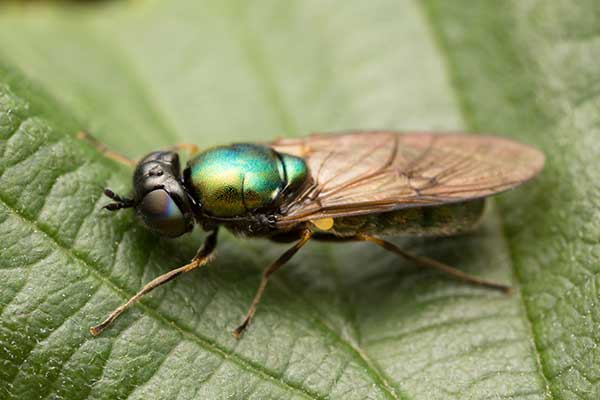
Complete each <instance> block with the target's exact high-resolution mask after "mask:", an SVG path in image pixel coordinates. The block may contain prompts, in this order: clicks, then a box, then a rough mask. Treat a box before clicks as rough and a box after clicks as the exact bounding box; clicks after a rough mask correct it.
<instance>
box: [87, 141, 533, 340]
mask: <svg viewBox="0 0 600 400" xmlns="http://www.w3.org/2000/svg"><path fill="white" fill-rule="evenodd" d="M79 137H80V138H82V139H84V140H87V141H88V142H89V143H91V144H92V145H94V146H95V147H96V148H97V149H98V150H99V151H100V152H102V153H103V154H104V155H105V156H107V157H109V158H112V159H114V160H116V161H119V162H121V163H124V164H127V165H130V166H132V167H133V168H134V172H133V194H132V195H131V197H124V196H120V195H117V194H115V193H114V192H113V191H111V190H110V189H106V190H105V191H104V194H105V195H106V196H107V197H109V198H110V199H112V200H113V202H112V203H110V204H107V205H106V206H105V207H104V208H105V209H107V210H109V211H117V210H120V209H124V208H133V209H134V210H135V212H136V214H137V215H138V216H139V217H140V219H141V220H142V221H143V223H144V225H146V226H147V227H148V228H149V229H151V230H152V231H155V232H156V233H157V234H159V235H162V236H166V237H178V236H181V235H183V234H185V233H187V232H190V231H191V230H192V229H193V228H194V225H195V224H199V225H200V226H201V227H202V229H204V230H205V231H207V232H209V234H208V236H207V237H206V239H205V242H204V244H203V246H202V247H201V248H200V249H199V250H198V252H197V254H196V255H195V257H194V258H192V260H191V261H190V262H189V263H188V264H186V265H184V266H182V267H179V268H176V269H173V270H171V271H169V272H167V273H165V274H163V275H161V276H159V277H157V278H155V279H154V280H152V281H151V282H149V283H148V284H146V285H145V286H144V287H143V288H142V289H141V290H140V291H139V292H138V293H137V294H136V295H135V296H133V297H132V298H131V299H130V300H129V301H127V302H126V303H125V304H123V305H122V306H120V307H118V308H117V309H116V310H114V311H113V312H112V313H111V314H110V315H109V316H108V318H106V319H105V320H104V321H103V322H102V323H100V324H99V325H97V326H94V327H92V328H90V332H91V334H92V335H94V336H96V335H98V334H100V333H101V332H102V331H103V330H104V329H106V328H107V327H108V326H109V325H110V324H111V323H112V322H113V321H114V320H115V319H116V318H117V317H118V316H119V315H120V314H121V313H122V312H123V311H125V310H126V309H127V308H128V307H130V306H131V305H133V304H134V303H135V302H137V301H138V300H139V299H140V298H141V297H142V296H144V295H145V294H146V293H148V292H150V291H151V290H153V289H154V288H156V287H158V286H160V285H162V284H163V283H166V282H168V281H170V280H172V279H174V278H176V277H177V276H179V275H181V274H183V273H185V272H189V271H192V270H194V269H196V268H198V267H200V266H202V265H205V264H207V263H208V262H209V261H210V260H211V255H212V253H213V251H214V249H215V247H216V244H217V233H218V230H219V227H221V226H222V227H224V228H226V229H228V230H230V231H232V232H233V233H235V234H238V235H241V236H244V237H263V238H268V239H271V240H274V241H278V242H294V244H293V245H292V246H291V247H290V248H289V249H288V250H287V251H286V252H284V253H283V254H282V255H281V256H280V257H279V258H278V259H277V260H275V261H274V262H273V263H272V264H271V265H269V266H268V267H267V268H266V269H265V270H264V271H263V273H262V277H261V280H260V284H259V286H258V289H257V291H256V294H255V296H254V298H253V300H252V302H251V304H250V306H249V309H248V311H247V313H246V315H245V316H244V318H243V319H242V322H241V324H240V325H239V326H238V327H237V328H236V329H235V330H234V331H233V335H234V336H235V337H236V338H240V336H241V335H242V333H243V332H244V331H245V330H246V328H247V327H248V325H249V324H250V322H251V320H252V318H253V316H254V314H255V312H256V308H257V306H258V304H259V302H260V299H261V296H262V294H263V291H264V290H265V288H266V286H267V282H268V280H269V277H270V276H271V275H272V274H273V273H274V272H276V271H277V270H278V269H280V268H281V267H282V266H283V265H284V264H285V263H286V262H287V261H289V260H290V259H291V258H292V257H293V256H294V254H295V253H296V252H297V251H298V250H300V248H301V247H303V246H304V245H305V244H306V243H307V242H308V241H309V240H311V239H315V240H328V241H339V242H347V241H367V242H372V243H374V244H377V245H379V246H381V247H382V248H384V249H386V250H388V251H391V252H394V253H396V254H397V255H399V256H402V257H405V258H407V259H409V260H411V261H413V262H414V263H416V264H418V265H420V266H424V267H429V268H434V269H437V270H440V271H442V272H444V273H446V274H449V275H450V276H452V277H454V278H457V279H460V280H462V281H465V282H468V283H471V284H476V285H482V286H486V287H489V288H493V289H498V290H501V291H504V292H509V291H510V287H509V286H507V285H504V284H501V283H496V282H491V281H488V280H485V279H482V278H478V277H475V276H471V275H467V274H466V273H464V272H462V271H460V270H458V269H456V268H453V267H451V266H449V265H446V264H444V263H441V262H439V261H436V260H433V259H430V258H426V257H421V256H416V255H413V254H411V253H408V252H406V251H404V250H402V249H400V248H399V247H398V246H396V245H394V244H393V243H390V242H388V241H386V240H384V239H382V238H381V237H380V236H389V235H398V234H411V235H452V234H457V233H460V232H464V231H468V230H469V229H472V228H473V227H474V226H475V225H476V223H477V222H478V220H479V219H480V217H481V215H482V213H483V208H484V207H483V206H484V201H485V198H486V197H488V196H491V195H493V194H497V193H500V192H503V191H505V190H508V189H512V188H515V187H517V186H519V185H521V184H522V183H524V182H525V181H527V180H529V179H531V178H533V177H534V176H535V175H537V174H538V173H539V172H540V171H541V169H542V167H543V165H544V155H543V154H542V153H541V152H540V151H538V150H536V149H534V148H532V147H529V146H527V145H524V144H521V143H518V142H516V141H512V140H508V139H504V138H501V137H496V136H482V135H467V134H440V133H427V132H422V133H401V132H393V131H356V132H346V133H336V134H313V135H310V136H307V137H303V138H293V139H280V140H276V141H273V142H269V143H263V144H255V143H238V144H231V145H225V146H218V147H213V148H210V149H207V150H203V151H198V148H197V147H196V146H195V145H190V144H182V145H179V146H176V147H174V148H172V149H169V150H166V151H155V152H152V153H150V154H148V155H147V156H145V157H143V158H142V159H141V160H139V161H138V162H135V161H132V160H129V159H127V158H126V157H124V156H122V155H120V154H118V153H116V152H114V151H111V150H109V149H107V148H106V147H105V146H104V145H102V144H101V143H99V142H98V141H97V140H96V139H94V138H93V137H91V136H90V135H89V134H87V133H85V132H80V133H79ZM183 149H187V150H188V151H189V152H190V160H189V161H188V162H187V165H186V167H185V168H184V169H183V171H182V170H181V166H180V162H179V155H178V151H179V150H183Z"/></svg>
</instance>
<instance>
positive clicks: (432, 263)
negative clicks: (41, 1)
mask: <svg viewBox="0 0 600 400" xmlns="http://www.w3.org/2000/svg"><path fill="white" fill-rule="evenodd" d="M355 239H356V240H360V241H366V242H372V243H375V244H377V245H379V246H381V247H383V248H384V249H386V250H388V251H391V252H392V253H395V254H398V255H399V256H401V257H404V258H406V259H407V260H410V261H414V262H415V263H416V264H418V265H419V266H421V267H426V268H433V269H437V270H438V271H441V272H443V273H445V274H447V275H450V276H451V277H453V278H455V279H458V280H461V281H463V282H467V283H470V284H473V285H479V286H485V287H488V288H490V289H495V290H500V291H501V292H504V293H510V291H511V287H510V286H508V285H503V284H501V283H497V282H492V281H488V280H486V279H482V278H478V277H475V276H472V275H469V274H466V273H464V272H462V271H461V270H459V269H456V268H454V267H451V266H449V265H447V264H444V263H442V262H439V261H437V260H434V259H431V258H427V257H421V256H416V255H414V254H411V253H409V252H406V251H404V250H402V249H401V248H399V247H398V246H396V245H395V244H393V243H390V242H387V241H385V240H383V239H380V238H378V237H374V236H367V235H357V236H356V237H355Z"/></svg>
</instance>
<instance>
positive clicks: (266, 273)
mask: <svg viewBox="0 0 600 400" xmlns="http://www.w3.org/2000/svg"><path fill="white" fill-rule="evenodd" d="M311 236H312V232H310V231H308V230H307V231H304V233H303V234H302V237H301V238H300V240H299V241H297V242H296V243H295V244H294V245H293V246H292V247H290V248H289V249H288V250H287V251H286V252H285V253H283V254H282V255H281V256H280V257H279V258H278V259H277V260H276V261H275V262H274V263H273V264H271V265H269V266H268V267H267V268H265V270H264V271H263V273H262V276H261V278H260V284H259V285H258V290H257V291H256V294H255V295H254V299H253V300H252V303H251V304H250V308H249V309H248V312H247V313H246V316H245V317H244V320H243V321H242V323H241V324H240V325H239V326H238V327H237V328H235V329H234V330H233V332H232V333H233V336H234V337H235V338H236V339H239V338H240V337H242V334H243V333H244V331H245V330H246V328H248V325H249V324H250V321H252V317H253V316H254V313H255V312H256V306H257V305H258V303H259V302H260V298H261V296H262V294H263V292H264V291H265V288H266V287H267V282H268V281H269V276H271V274H273V273H274V272H275V271H277V270H278V269H279V268H281V267H282V266H283V265H285V263H287V262H288V261H289V260H290V259H291V258H292V257H293V256H294V254H296V252H297V251H298V250H300V249H301V248H302V246H304V245H305V244H306V242H308V240H309V239H310V237H311Z"/></svg>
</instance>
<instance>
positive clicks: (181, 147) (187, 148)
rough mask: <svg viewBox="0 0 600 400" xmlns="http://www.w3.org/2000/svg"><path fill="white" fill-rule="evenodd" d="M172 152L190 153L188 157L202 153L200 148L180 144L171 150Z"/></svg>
mask: <svg viewBox="0 0 600 400" xmlns="http://www.w3.org/2000/svg"><path fill="white" fill-rule="evenodd" d="M169 150H170V151H174V152H179V151H181V150H185V151H187V153H188V157H190V158H191V157H193V156H195V155H196V153H198V152H199V151H200V148H199V147H198V146H196V145H195V144H192V143H179V144H176V145H175V146H173V147H170V148H169Z"/></svg>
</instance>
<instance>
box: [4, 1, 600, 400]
mask: <svg viewBox="0 0 600 400" xmlns="http://www.w3.org/2000/svg"><path fill="white" fill-rule="evenodd" d="M83 3H84V4H78V3H75V2H59V3H50V2H26V3H24V4H22V3H18V2H10V3H3V4H2V5H1V6H0V151H1V152H2V157H1V158H0V243H1V244H0V252H1V257H0V280H1V282H2V284H1V285H0V398H2V399H4V398H6V399H138V398H145V399H159V398H161V399H174V398H179V399H192V398H194V399H221V398H232V399H246V398H255V399H290V398H305V399H366V398H369V399H531V400H533V399H597V398H599V397H600V387H599V383H598V382H599V379H600V365H599V361H598V360H599V359H600V353H599V349H598V346H597V344H598V342H599V341H600V338H599V335H600V333H599V332H600V329H598V321H600V315H599V313H598V308H597V304H598V289H597V287H598V283H600V282H598V271H599V270H600V263H599V262H598V261H599V259H600V251H599V246H598V238H599V237H600V236H599V234H600V225H599V222H598V221H599V219H598V217H599V216H600V215H599V214H600V213H599V211H598V210H599V204H598V199H599V198H600V196H599V194H600V190H599V189H600V183H599V182H600V180H599V179H598V178H599V176H600V175H599V170H600V164H599V163H598V158H599V156H600V141H599V140H598V138H600V134H599V131H598V126H599V122H600V121H599V117H598V115H599V113H598V110H599V108H600V107H599V106H600V103H599V97H598V95H597V94H598V91H599V89H600V84H599V83H598V82H600V79H599V78H600V72H599V70H598V67H597V60H598V56H599V55H600V42H599V41H598V33H599V32H598V27H599V26H600V23H599V22H600V21H599V17H600V4H599V3H598V2H597V1H594V0H584V1H579V2H576V3H574V2H571V1H566V0H556V1H552V2H549V1H543V0H507V1H502V2H498V1H492V0H489V1H488V0H481V1H477V2H474V1H469V0H455V1H451V2H450V1H444V0H423V1H419V0H394V1H392V0H390V1H386V0H377V1H373V2H366V1H358V0H347V1H332V0H319V1H317V0H305V1H286V2H282V1H275V0H271V1H269V0H259V1H253V2H245V1H241V0H239V1H233V0H227V1H205V2H196V1H192V0H189V1H185V0H174V1H158V0H154V1H151V0H137V1H113V2H100V1H99V2H91V3H89V2H83ZM360 128H393V129H401V130H411V129H418V130H426V129H431V130H465V131H471V132H485V133H494V134H500V135H505V136H507V137H511V138H515V139H519V140H521V141H523V142H526V143H529V144H532V145H535V146H537V147H539V148H541V149H542V150H543V151H544V152H545V154H546V155H547V164H546V168H545V170H544V172H543V174H542V175H541V176H540V177H539V179H537V180H536V181H534V182H532V183H531V184H528V185H527V186H525V187H523V188H521V189H519V190H517V191H515V192H511V193H509V194H504V195H501V196H499V197H498V198H497V201H494V202H493V204H492V205H491V207H490V209H489V212H488V213H487V215H486V218H485V223H484V224H483V226H482V227H481V228H480V229H479V230H478V231H477V232H475V233H474V234H470V235H464V236H461V237H456V238H446V239H435V240H427V241H426V240H418V239H406V240H400V241H399V243H401V244H402V245H403V246H404V247H405V248H407V249H412V250H414V251H416V252H418V253H422V254H427V255H429V256H433V257H435V258H438V259H440V260H442V261H445V262H447V263H450V264H453V265H456V266H459V267H460V268H461V269H464V270H465V271H468V272H471V273H475V274H478V275H481V276H485V277H488V278H491V279H497V280H501V281H510V282H512V284H513V286H514V287H515V293H514V294H513V295H512V296H503V295H500V294H497V293H492V292H490V291H486V290H484V289H481V288H473V287H469V286H465V285H463V284H461V283H457V282H453V281H450V280H448V279H446V278H445V277H441V276H439V275H438V274H436V273H434V272H431V271H423V270H419V269H416V268H415V267H414V266H412V265H411V264H410V263H406V262H403V261H402V260H398V259H397V258H395V257H394V256H393V255H389V254H385V253H384V252H382V251H381V250H380V249H377V248H373V247H371V246H369V245H367V244H348V245H346V244H345V245H330V244H319V243H312V244H310V245H309V246H307V248H305V249H303V250H302V251H301V253H300V254H299V255H298V256H297V257H295V258H294V260H293V261H292V262H291V263H290V265H288V266H286V267H285V268H284V269H283V270H282V272H280V273H278V274H277V276H276V277H275V278H274V279H273V281H272V283H271V286H270V287H269V288H268V289H267V292H266V294H265V297H264V301H263V303H262V304H261V306H260V308H259V311H258V313H257V315H256V319H255V321H254V323H253V325H252V326H251V327H250V329H249V331H248V332H247V334H246V336H245V337H244V338H243V339H242V340H241V341H236V340H234V339H233V338H232V337H231V335H230V331H231V329H232V328H234V327H235V326H236V325H237V323H238V322H239V321H240V318H241V316H242V315H243V313H244V311H245V309H246V307H247V305H248V303H249V302H250V299H251V297H252V295H253V293H254V290H255V288H256V285H257V284H258V280H259V275H260V271H261V270H262V268H263V267H264V266H266V265H267V264H268V263H269V262H270V261H271V260H273V259H274V258H276V257H277V255H278V254H279V253H281V252H282V251H283V250H284V249H285V247H282V246H281V245H276V244H271V243H268V242H264V241H249V240H242V239H238V238H233V237H232V236H231V235H228V234H225V235H223V236H222V238H221V241H220V247H219V251H218V258H217V260H216V262H214V263H213V264H212V265H211V266H209V267H207V268H204V269H203V270H201V271H197V272H194V273H193V274H189V276H184V277H181V278H179V279H178V280H177V281H175V282H172V283H170V284H169V285H167V286H163V287H162V288H160V289H158V290H157V291H156V292H154V293H153V294H152V295H150V296H148V297H147V298H145V299H144V300H143V301H142V302H141V303H140V305H138V306H136V307H134V308H133V309H132V310H130V311H128V312H127V313H126V314H124V315H123V317H122V318H120V319H119V321H118V322H117V323H116V324H115V326H114V327H112V328H111V329H110V330H108V331H106V332H105V334H103V335H102V336H100V337H99V338H96V339H94V338H91V337H90V335H89V333H88V331H87V329H88V327H89V326H90V325H92V324H94V323H97V322H98V321H99V320H101V319H102V318H103V317H104V316H105V315H106V314H107V313H108V312H109V311H110V310H112V308H114V307H115V306H117V305H118V304H120V303H121V302H122V301H124V300H125V299H126V298H128V297H129V296H131V295H132V294H133V293H135V292H136V291H137V290H138V289H139V288H140V287H141V285H142V284H143V283H144V282H147V281H148V280H150V279H152V278H153V277H154V276H156V275H159V274H160V273H163V272H165V271H166V270H168V269H170V268H172V267H175V266H178V265H180V264H181V263H183V262H185V260H187V259H189V258H190V257H191V256H192V255H193V254H194V251H195V249H196V248H197V247H198V245H199V244H200V243H201V241H202V238H203V235H204V234H203V233H201V232H194V234H192V235H191V236H189V237H186V238H181V239H177V240H175V241H169V240H163V239H159V238H157V237H155V236H153V235H151V234H150V233H148V232H147V231H145V230H144V229H143V228H142V227H141V226H140V224H139V222H138V221H136V219H135V218H134V217H133V216H132V215H131V213H127V212H123V213H119V214H118V215H115V214H109V213H105V212H102V210H101V207H102V206H103V205H104V204H106V202H107V200H106V199H105V198H103V197H102V196H101V191H102V188H104V187H107V186H108V187H111V188H113V189H114V190H115V191H118V192H126V191H127V190H129V187H130V171H128V170H127V169H126V168H125V167H122V166H119V165H117V164H115V163H113V162H112V161H110V160H107V159H104V158H103V157H101V156H100V155H98V154H97V153H96V152H95V151H94V150H93V149H91V148H89V146H87V145H86V144H84V143H81V142H78V141H77V140H75V139H74V135H75V132H77V131H78V130H80V129H87V130H89V131H90V132H92V133H93V134H94V135H95V136H97V137H98V138H100V139H101V140H102V141H104V142H105V143H107V144H108V145H109V146H110V147H112V148H115V149H116V150H119V151H122V152H124V153H125V154H127V155H129V156H131V157H138V156H140V155H143V154H144V153H146V152H148V151H151V150H155V149H157V148H162V147H168V146H170V145H173V144H174V143H177V142H182V141H187V142H193V143H197V144H198V145H200V146H202V147H206V146H209V145H214V144H218V143H228V142H231V141H262V140H270V139H273V138H275V137H280V136H297V135H303V134H307V133H309V132H313V131H332V130H343V129H360Z"/></svg>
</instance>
